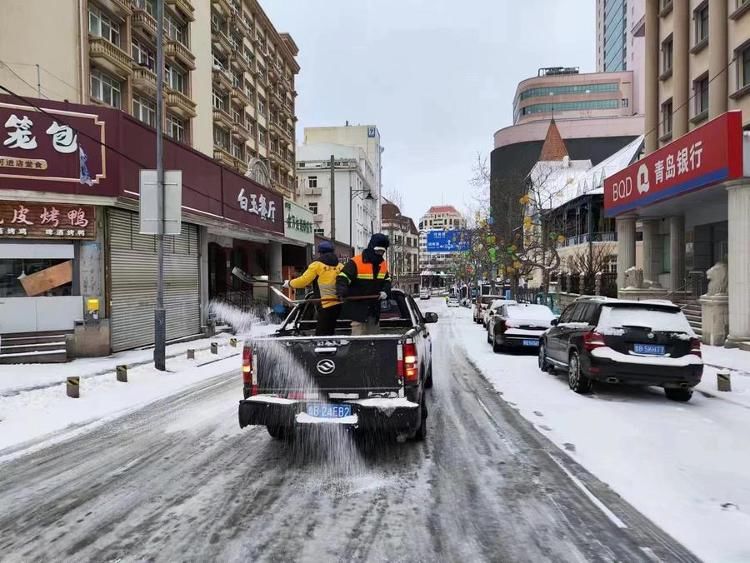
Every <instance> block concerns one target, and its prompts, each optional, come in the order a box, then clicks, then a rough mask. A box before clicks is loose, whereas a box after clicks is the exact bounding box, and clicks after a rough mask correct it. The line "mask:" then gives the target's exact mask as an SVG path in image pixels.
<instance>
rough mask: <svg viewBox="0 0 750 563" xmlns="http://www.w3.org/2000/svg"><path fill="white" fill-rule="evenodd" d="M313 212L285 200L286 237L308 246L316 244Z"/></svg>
mask: <svg viewBox="0 0 750 563" xmlns="http://www.w3.org/2000/svg"><path fill="white" fill-rule="evenodd" d="M314 233H315V228H314V224H313V212H312V211H310V210H309V209H308V208H306V207H302V206H301V205H297V204H296V203H294V202H293V201H290V200H288V199H285V200H284V236H286V237H287V238H290V239H293V240H298V241H300V242H304V243H306V244H315V234H314Z"/></svg>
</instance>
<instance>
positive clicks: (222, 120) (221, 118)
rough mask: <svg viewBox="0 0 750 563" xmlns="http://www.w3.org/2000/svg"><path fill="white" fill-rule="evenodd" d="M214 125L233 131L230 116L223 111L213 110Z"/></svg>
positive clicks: (232, 122) (232, 121)
mask: <svg viewBox="0 0 750 563" xmlns="http://www.w3.org/2000/svg"><path fill="white" fill-rule="evenodd" d="M214 123H216V124H218V125H220V126H221V127H224V128H225V129H229V130H230V131H234V119H232V116H231V115H229V114H228V113H227V112H226V111H224V110H223V109H217V108H214Z"/></svg>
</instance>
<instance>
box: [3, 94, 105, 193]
mask: <svg viewBox="0 0 750 563" xmlns="http://www.w3.org/2000/svg"><path fill="white" fill-rule="evenodd" d="M61 105H62V104H50V106H51V107H43V108H38V107H36V106H32V105H27V104H22V103H21V104H18V103H9V102H5V101H0V188H5V189H9V188H10V189H31V190H44V191H50V188H51V185H55V186H56V189H55V191H62V192H68V193H86V194H90V195H103V194H102V193H101V192H102V189H101V185H100V184H102V182H103V180H105V179H106V178H107V162H106V150H105V142H106V138H105V123H104V121H103V120H102V119H100V117H99V115H97V114H94V113H87V112H80V111H68V110H65V109H59V108H58V107H57V106H61ZM63 106H64V105H63ZM75 107H80V106H75ZM107 195H109V194H107Z"/></svg>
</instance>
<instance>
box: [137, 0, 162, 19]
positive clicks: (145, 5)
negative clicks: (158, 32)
mask: <svg viewBox="0 0 750 563" xmlns="http://www.w3.org/2000/svg"><path fill="white" fill-rule="evenodd" d="M133 2H134V4H135V7H136V8H140V9H141V10H146V13H147V14H148V15H150V16H153V15H155V14H156V4H154V0H133Z"/></svg>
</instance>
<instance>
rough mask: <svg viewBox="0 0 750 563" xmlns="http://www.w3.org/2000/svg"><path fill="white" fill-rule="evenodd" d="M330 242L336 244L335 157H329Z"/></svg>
mask: <svg viewBox="0 0 750 563" xmlns="http://www.w3.org/2000/svg"><path fill="white" fill-rule="evenodd" d="M331 240H332V241H333V243H334V244H336V157H335V156H334V155H331Z"/></svg>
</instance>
